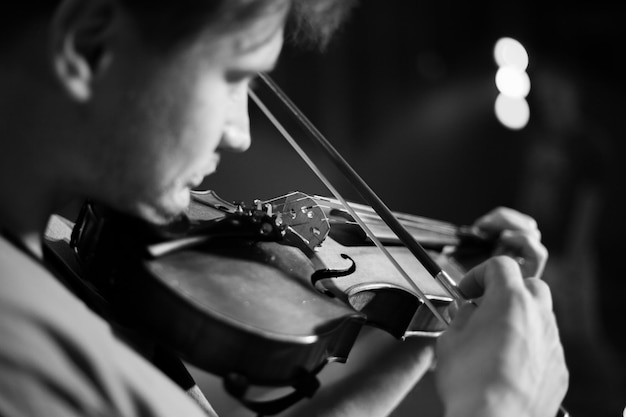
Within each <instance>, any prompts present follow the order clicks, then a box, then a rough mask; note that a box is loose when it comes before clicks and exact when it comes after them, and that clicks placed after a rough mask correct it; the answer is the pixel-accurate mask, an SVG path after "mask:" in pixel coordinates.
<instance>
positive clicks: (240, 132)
mask: <svg viewBox="0 0 626 417" xmlns="http://www.w3.org/2000/svg"><path fill="white" fill-rule="evenodd" d="M229 104H230V105H229V111H228V115H227V120H226V124H225V126H224V133H223V135H222V141H221V143H220V148H222V149H227V150H231V151H239V152H243V151H245V150H246V149H248V148H249V147H250V142H251V137H250V117H249V115H248V89H247V86H246V88H239V89H237V91H236V92H235V93H234V94H233V95H232V97H231V101H230V103H229Z"/></svg>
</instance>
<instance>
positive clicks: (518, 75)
mask: <svg viewBox="0 0 626 417" xmlns="http://www.w3.org/2000/svg"><path fill="white" fill-rule="evenodd" d="M496 87H498V91H500V92H501V93H502V94H504V95H507V96H509V97H516V98H524V97H526V96H527V95H528V93H529V92H530V78H529V77H528V74H527V73H526V72H524V71H519V70H517V69H515V68H512V67H501V68H499V69H498V72H497V73H496Z"/></svg>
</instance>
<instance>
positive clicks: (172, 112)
mask: <svg viewBox="0 0 626 417" xmlns="http://www.w3.org/2000/svg"><path fill="white" fill-rule="evenodd" d="M282 19H283V17H282V16H273V17H266V18H264V19H263V20H262V21H259V22H258V23H257V24H255V25H253V26H251V27H248V28H246V29H242V30H240V31H238V32H236V33H235V34H233V33H231V34H230V36H229V35H226V36H224V35H215V34H210V33H205V34H202V35H201V36H199V37H198V39H197V40H196V41H194V42H193V43H190V44H189V45H188V46H186V47H184V48H181V49H180V50H178V51H177V52H175V53H169V54H163V53H160V52H155V51H154V50H152V51H150V50H149V49H146V48H145V46H144V45H142V43H141V42H140V41H139V40H137V43H135V44H133V43H132V42H127V44H125V45H120V46H119V47H120V52H119V53H118V55H117V56H113V60H117V62H115V61H114V62H113V63H112V65H111V68H112V69H113V70H112V72H113V74H112V75H113V76H112V77H109V80H108V81H106V82H102V83H101V85H100V86H99V88H100V90H99V91H96V93H95V95H94V96H96V97H99V99H98V100H97V101H94V103H95V107H94V108H95V112H94V113H93V114H94V115H95V116H96V117H94V119H93V120H94V121H95V123H94V124H93V125H92V126H93V127H94V129H93V131H94V132H93V133H94V135H95V144H94V142H93V141H90V145H89V146H90V148H91V149H90V150H89V151H88V152H89V153H90V154H91V158H90V159H92V160H93V161H95V165H96V166H97V167H98V168H99V169H97V170H96V172H99V176H100V178H97V179H96V181H97V182H98V184H97V186H96V187H97V189H96V191H95V192H94V191H93V190H90V191H88V192H89V193H90V194H91V196H92V197H93V198H96V199H98V200H100V201H102V202H104V203H106V204H109V205H111V206H113V207H114V208H116V209H118V210H122V211H126V212H130V213H133V214H138V215H140V216H141V217H144V218H146V219H148V220H150V221H155V222H163V221H165V220H167V219H168V218H170V217H172V216H174V215H176V214H178V213H180V212H181V211H182V210H184V209H185V208H186V207H187V205H188V204H189V190H190V188H192V187H195V186H198V185H199V184H200V182H201V181H202V179H203V178H204V177H205V176H206V175H209V174H211V173H213V172H214V171H215V170H216V167H217V165H218V163H219V159H220V157H219V153H220V151H222V150H233V151H243V150H245V149H247V148H248V147H249V145H250V133H249V121H248V105H247V103H248V97H247V89H248V84H249V82H250V80H251V79H252V78H253V77H254V76H255V75H256V73H257V72H259V71H267V70H270V69H271V68H272V67H273V66H274V64H275V62H276V60H277V58H278V55H279V52H280V49H281V47H282V39H283V36H282V35H283V33H282ZM92 185H93V184H92Z"/></svg>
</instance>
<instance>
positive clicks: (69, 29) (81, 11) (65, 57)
mask: <svg viewBox="0 0 626 417" xmlns="http://www.w3.org/2000/svg"><path fill="white" fill-rule="evenodd" d="M116 8H117V3H116V2H115V0H88V1H84V0H64V1H63V2H62V3H61V5H60V6H59V7H58V8H57V10H56V13H55V15H54V19H53V21H52V27H51V32H52V45H51V47H52V57H53V60H54V70H55V74H56V76H57V77H58V79H59V81H60V82H61V84H62V85H63V87H64V88H65V90H66V91H67V92H68V93H69V94H70V96H71V97H73V98H74V99H76V100H78V101H87V100H89V99H90V98H91V95H92V93H93V84H94V82H95V80H96V79H97V77H98V76H99V75H100V74H101V73H102V72H103V71H105V70H106V69H107V67H108V65H109V64H110V62H111V59H112V57H113V48H112V47H113V45H112V39H113V36H114V29H115V23H116V16H117V12H118V11H117V9H116Z"/></svg>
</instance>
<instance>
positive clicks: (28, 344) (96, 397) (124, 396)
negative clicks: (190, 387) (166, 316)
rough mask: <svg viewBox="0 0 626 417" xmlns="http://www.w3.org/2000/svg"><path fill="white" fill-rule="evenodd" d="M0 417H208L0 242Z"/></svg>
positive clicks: (37, 267)
mask: <svg viewBox="0 0 626 417" xmlns="http://www.w3.org/2000/svg"><path fill="white" fill-rule="evenodd" d="M0 415H1V416H3V417H27V416H29V417H30V416H42V417H74V416H81V417H84V416H89V417H91V416H107V417H111V416H169V417H173V416H175V417H179V416H185V417H195V416H198V417H206V414H204V412H203V411H201V409H200V408H199V407H198V406H197V405H196V403H194V402H193V401H192V400H191V399H190V398H189V397H188V396H187V395H186V394H185V393H184V391H183V390H182V389H180V388H179V387H178V386H177V385H175V384H174V383H173V382H171V381H170V380H169V379H168V378H167V377H166V376H164V375H163V374H162V373H161V372H160V371H158V370H157V369H156V368H154V367H153V366H152V365H151V364H150V363H148V362H147V361H146V360H145V359H144V358H142V357H141V356H139V355H138V354H137V353H135V352H134V351H133V350H132V349H130V348H129V347H127V346H126V345H125V344H124V343H123V342H121V341H120V340H119V339H117V338H116V337H115V335H114V334H113V333H112V330H111V328H110V326H109V325H108V324H107V323H106V322H105V321H103V320H102V319H101V318H100V317H99V316H97V315H96V314H95V313H93V312H92V311H91V310H89V309H88V308H87V307H86V306H85V305H84V304H83V303H82V302H81V301H80V300H79V299H77V298H76V297H75V296H74V295H73V294H72V293H70V292H69V291H68V290H67V289H66V288H65V287H64V286H63V285H62V284H61V283H60V282H59V281H58V280H57V279H56V278H55V277H54V276H53V275H52V274H51V273H50V272H49V271H48V270H47V269H46V268H45V267H44V266H43V265H42V264H40V263H39V262H37V261H36V260H35V259H33V258H31V257H30V256H28V255H27V254H25V253H24V252H22V251H21V250H20V249H18V248H17V247H16V246H15V245H13V244H12V243H11V242H9V241H7V240H6V238H4V237H1V236H0Z"/></svg>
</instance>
